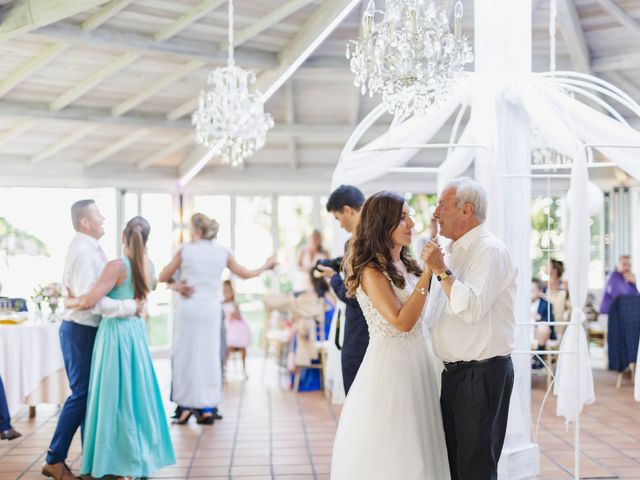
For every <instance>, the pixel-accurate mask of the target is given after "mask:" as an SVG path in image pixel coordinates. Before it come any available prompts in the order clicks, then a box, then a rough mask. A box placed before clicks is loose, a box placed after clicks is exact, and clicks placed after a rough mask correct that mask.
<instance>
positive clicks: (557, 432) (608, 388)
mask: <svg viewBox="0 0 640 480" xmlns="http://www.w3.org/2000/svg"><path fill="white" fill-rule="evenodd" d="M234 367H235V366H232V368H231V370H232V371H231V373H230V378H229V381H228V383H227V385H226V387H225V395H224V405H223V406H222V410H223V414H224V420H222V421H220V422H217V423H216V424H215V425H214V426H213V427H201V426H199V425H196V424H195V422H193V423H191V424H189V425H188V426H181V427H179V426H172V427H171V435H172V438H173V443H174V447H175V450H176V455H177V459H178V460H177V464H176V465H175V466H173V467H171V468H166V469H164V470H162V471H161V472H158V473H157V474H156V476H155V477H154V478H172V479H186V478H200V479H206V478H210V479H213V478H227V479H235V478H238V479H243V480H249V479H328V478H329V473H330V464H331V445H332V442H333V435H334V431H335V427H336V422H337V419H338V417H339V409H338V408H335V407H332V406H331V405H330V404H329V403H328V402H327V401H326V400H325V399H324V398H323V397H322V396H321V395H320V394H319V393H305V394H299V395H293V394H292V393H291V392H289V391H288V390H287V389H286V387H287V380H286V378H285V377H284V376H282V375H281V374H280V373H279V372H278V370H277V369H276V368H275V367H274V366H272V365H271V364H270V363H265V362H263V361H262V360H261V359H260V358H252V359H251V360H250V365H249V367H250V378H249V380H248V381H246V382H242V381H241V380H240V379H239V378H237V377H236V378H234V372H233V368H234ZM156 368H157V371H158V376H159V378H160V382H161V384H162V388H163V390H164V394H165V398H168V394H167V389H168V384H169V362H168V360H158V361H157V362H156ZM595 379H596V396H597V402H596V403H595V404H594V405H591V406H588V407H587V408H586V409H585V412H584V415H583V416H582V426H583V430H582V452H581V458H582V471H581V473H582V475H581V478H624V479H640V403H635V402H634V401H633V398H632V386H631V383H630V381H629V379H628V378H625V381H624V382H623V385H622V388H621V389H620V390H616V389H615V381H616V376H615V374H613V373H610V372H604V371H596V372H595ZM544 388H545V383H544V378H543V377H542V376H534V378H533V398H532V419H533V422H534V423H535V421H536V418H537V415H538V411H539V406H540V402H541V401H542V398H543V396H544ZM170 408H171V406H170V405H169V404H167V411H169V410H170ZM554 412H555V400H554V398H553V397H552V398H551V399H550V400H549V402H548V404H547V406H546V408H545V409H544V411H543V415H542V421H541V425H540V429H539V432H538V442H539V444H540V448H541V456H540V475H539V477H538V478H539V479H545V480H550V479H569V478H573V475H572V468H573V431H572V430H571V429H570V430H569V431H565V428H564V424H563V422H562V419H560V418H558V417H556V416H555V415H554ZM56 419H57V409H56V408H54V407H48V406H41V407H39V409H38V415H37V417H36V418H35V419H31V420H30V419H28V418H27V415H26V411H25V412H21V413H20V414H19V415H18V416H17V417H16V418H15V419H14V425H15V427H16V428H17V429H18V430H19V431H21V432H22V433H23V434H24V437H23V438H21V439H19V440H15V441H13V442H6V441H3V442H0V480H14V479H24V480H28V479H42V478H44V477H41V476H40V473H39V470H40V465H41V463H42V461H43V457H44V453H45V451H46V449H47V446H48V443H49V441H50V439H51V434H52V432H53V429H54V428H55V422H56ZM79 459H80V442H79V435H77V436H76V439H75V442H74V444H73V447H72V450H71V454H70V457H69V463H70V464H71V465H72V467H75V470H77V468H78V466H79ZM354 480H360V479H354ZM390 480H396V479H390ZM398 480H400V479H398ZM434 480H436V479H434Z"/></svg>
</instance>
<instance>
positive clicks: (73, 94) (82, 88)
mask: <svg viewBox="0 0 640 480" xmlns="http://www.w3.org/2000/svg"><path fill="white" fill-rule="evenodd" d="M139 58H140V54H139V53H125V54H124V55H123V56H121V57H120V58H118V59H116V60H115V61H114V62H111V63H110V64H109V65H107V66H105V67H104V68H101V69H100V70H98V71H97V72H96V73H94V74H93V75H91V76H90V77H89V78H87V79H86V80H83V81H82V82H80V83H79V84H77V85H76V86H75V87H73V88H71V89H70V90H67V91H66V92H65V93H63V94H62V95H60V96H59V97H58V98H56V99H55V100H54V101H53V102H51V103H50V104H49V108H50V109H51V110H54V111H58V110H62V109H63V108H65V107H67V106H69V105H71V104H72V103H73V102H75V101H76V100H78V99H79V98H80V97H82V96H83V95H86V94H87V92H89V91H90V90H91V89H93V88H94V87H96V86H97V85H99V84H100V83H102V82H103V81H105V80H106V79H107V78H109V77H111V76H112V75H115V74H116V73H118V72H120V71H121V70H123V69H124V68H126V67H127V66H129V65H131V64H132V63H133V62H135V61H136V60H138V59H139Z"/></svg>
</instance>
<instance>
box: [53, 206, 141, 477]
mask: <svg viewBox="0 0 640 480" xmlns="http://www.w3.org/2000/svg"><path fill="white" fill-rule="evenodd" d="M71 219H72V221H73V227H74V229H75V230H76V232H77V233H76V236H75V237H74V239H73V241H72V242H71V245H70V246H69V251H68V253H67V257H66V259H65V266H64V277H63V286H64V287H65V288H66V289H67V290H68V291H70V292H72V293H73V294H74V295H82V294H84V293H86V292H88V291H89V290H90V288H91V287H92V286H93V284H94V283H95V281H96V280H97V279H98V277H99V276H100V274H101V273H102V270H103V268H104V266H105V264H106V262H107V257H106V255H105V253H104V251H103V250H102V248H101V247H100V244H99V243H98V239H99V238H100V237H102V235H104V229H103V227H102V225H103V223H104V217H103V216H102V215H101V214H100V212H99V211H98V207H97V206H96V204H95V203H94V201H93V200H80V201H78V202H76V203H74V204H73V206H72V207H71ZM142 307H143V305H142V304H141V302H139V301H136V300H114V299H111V298H109V297H105V298H103V299H102V300H101V301H100V302H99V303H98V304H97V305H96V306H95V307H94V309H93V310H70V309H67V310H65V311H64V313H63V316H62V318H63V319H64V320H63V322H62V324H61V325H60V347H61V348H62V356H63V358H64V365H65V370H66V372H67V376H68V377H69V386H70V387H71V396H69V398H67V400H66V401H65V403H64V406H63V407H62V410H61V412H60V417H59V418H58V425H57V427H56V431H55V433H54V435H53V439H52V440H51V445H50V446H49V451H48V454H47V458H46V461H45V463H44V465H43V467H42V474H43V475H44V476H46V477H51V478H54V479H55V480H72V479H74V478H76V477H75V476H74V475H73V474H72V473H71V471H70V469H69V468H68V467H67V465H66V463H65V460H66V458H67V455H68V453H69V446H70V445H71V441H72V440H73V437H74V435H75V433H76V431H77V430H78V427H81V426H82V425H83V422H84V417H85V410H86V403H87V394H88V388H89V377H90V373H91V357H92V354H93V343H94V340H95V337H96V333H97V330H98V324H99V323H100V319H101V318H102V316H107V317H130V316H133V315H135V314H136V313H137V312H140V311H141V309H142Z"/></svg>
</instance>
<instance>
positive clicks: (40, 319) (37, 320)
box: [33, 304, 43, 323]
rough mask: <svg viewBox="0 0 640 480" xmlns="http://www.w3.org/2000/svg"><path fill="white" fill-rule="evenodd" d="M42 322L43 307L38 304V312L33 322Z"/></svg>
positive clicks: (35, 313)
mask: <svg viewBox="0 0 640 480" xmlns="http://www.w3.org/2000/svg"><path fill="white" fill-rule="evenodd" d="M42 320H43V317H42V306H41V305H40V304H36V311H35V312H34V317H33V322H34V323H42Z"/></svg>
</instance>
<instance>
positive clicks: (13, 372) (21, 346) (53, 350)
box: [0, 323, 66, 415]
mask: <svg viewBox="0 0 640 480" xmlns="http://www.w3.org/2000/svg"><path fill="white" fill-rule="evenodd" d="M59 327H60V324H53V323H46V324H43V325H33V324H31V323H25V324H22V325H10V326H9V325H0V375H2V380H3V382H4V389H5V393H6V395H7V402H8V403H9V412H10V413H11V414H12V415H13V414H15V413H16V412H17V411H18V410H19V408H20V407H21V406H22V405H23V404H25V403H27V402H28V398H29V396H30V395H31V394H33V393H34V392H36V390H38V389H39V388H40V385H41V382H42V381H43V380H45V379H46V378H47V377H49V376H51V375H54V374H57V372H58V371H60V370H62V369H64V361H63V359H62V351H61V350H60V341H59V339H58V329H59ZM53 391H54V392H57V395H49V393H47V392H46V391H45V392H43V393H42V394H41V395H42V396H41V398H39V400H42V401H48V402H53V403H56V404H62V403H63V402H64V398H65V393H66V388H54V389H53ZM49 397H51V398H49Z"/></svg>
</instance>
